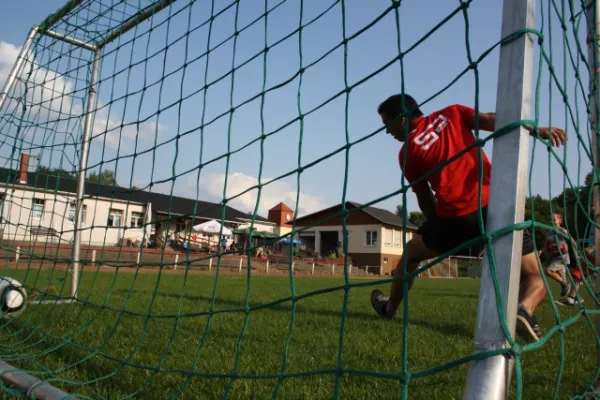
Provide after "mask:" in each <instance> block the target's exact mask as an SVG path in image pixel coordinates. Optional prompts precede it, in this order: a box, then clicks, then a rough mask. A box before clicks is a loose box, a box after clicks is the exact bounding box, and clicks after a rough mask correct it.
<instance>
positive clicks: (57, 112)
mask: <svg viewBox="0 0 600 400" xmlns="http://www.w3.org/2000/svg"><path fill="white" fill-rule="evenodd" d="M19 51H20V48H19V47H17V46H15V45H13V44H11V43H7V42H4V41H0V87H3V85H4V83H5V82H6V80H7V79H8V76H9V74H10V71H11V69H12V68H13V65H14V63H15V61H16V60H17V57H18V55H19ZM26 59H27V62H26V63H25V66H24V68H23V69H22V72H21V74H20V76H21V77H24V78H26V81H27V86H25V83H23V81H18V83H17V84H16V85H15V86H14V87H13V88H12V89H11V91H10V95H11V97H12V98H15V99H20V100H21V99H22V98H23V97H24V93H25V88H27V97H26V101H27V103H28V104H29V112H28V115H29V116H30V118H31V119H35V120H34V121H29V123H33V122H35V123H36V124H40V126H41V124H43V122H44V121H46V120H55V119H57V118H60V117H62V118H64V117H65V116H69V117H72V116H82V113H83V107H82V105H81V104H79V103H78V102H74V101H73V98H72V97H70V95H67V94H68V93H71V92H72V91H73V88H74V86H73V83H72V82H70V80H69V79H68V78H66V77H65V76H62V75H60V74H59V73H57V72H54V71H51V70H49V69H46V68H42V67H40V66H39V64H37V63H36V62H34V61H33V60H34V58H33V53H29V54H27V55H26ZM83 95H84V93H83V92H80V93H79V94H78V96H83ZM32 104H36V105H37V106H35V107H32V106H31V105H32ZM16 106H17V102H16V101H15V100H9V101H8V102H7V104H6V107H8V109H9V110H10V109H13V108H14V107H16ZM96 109H97V110H98V111H97V112H96V114H95V116H94V128H93V134H92V136H93V137H94V138H95V140H94V143H104V142H105V141H104V139H105V137H106V142H105V143H106V146H107V147H110V148H112V149H116V148H118V147H119V143H120V144H121V146H123V145H125V144H126V143H131V142H132V141H133V140H135V138H136V136H137V137H138V138H139V139H141V140H149V139H153V138H154V135H155V134H156V133H157V134H158V135H161V134H163V133H165V132H166V131H167V127H166V126H165V125H163V124H158V125H157V124H156V121H145V122H143V123H141V124H140V125H139V126H138V125H136V124H128V123H127V121H123V124H124V125H125V126H124V127H123V129H120V128H119V127H120V126H121V118H119V117H118V116H117V115H118V113H119V112H118V111H115V110H114V106H113V110H112V111H111V113H110V116H107V109H106V108H104V107H103V103H102V101H101V100H100V99H99V101H98V103H97V106H96ZM61 114H62V116H61ZM79 123H80V124H82V125H83V124H84V118H83V116H82V118H80V120H79ZM65 126H66V123H61V124H58V125H57V124H53V125H52V126H51V128H52V129H54V130H55V133H54V134H58V132H65V131H68V130H72V128H71V129H66V128H65ZM24 134H25V135H27V136H31V135H32V134H33V132H29V131H26V132H24Z"/></svg>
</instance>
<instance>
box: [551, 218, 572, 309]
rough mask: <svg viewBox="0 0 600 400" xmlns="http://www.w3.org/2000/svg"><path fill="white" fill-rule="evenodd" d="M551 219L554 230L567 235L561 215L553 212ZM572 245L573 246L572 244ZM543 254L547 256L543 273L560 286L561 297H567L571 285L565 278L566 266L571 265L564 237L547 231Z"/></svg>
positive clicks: (567, 244) (567, 245)
mask: <svg viewBox="0 0 600 400" xmlns="http://www.w3.org/2000/svg"><path fill="white" fill-rule="evenodd" d="M552 218H553V219H554V225H555V226H556V228H557V229H558V230H559V231H560V232H562V233H564V234H565V235H567V234H568V233H567V230H566V229H565V228H563V226H562V223H563V217H562V215H561V214H560V213H558V212H555V213H553V214H552ZM573 245H575V244H574V243H573ZM575 246H576V245H575ZM543 252H544V253H545V254H547V255H548V263H547V264H546V266H545V267H544V271H546V274H547V275H548V276H549V277H551V278H552V279H554V280H555V281H556V282H558V283H559V284H560V286H561V293H560V295H561V297H565V296H567V295H568V294H569V293H571V285H570V282H569V279H568V278H567V266H568V265H569V264H570V263H571V261H570V259H569V243H568V242H567V240H566V239H565V238H564V237H562V236H560V235H558V234H557V233H556V232H554V231H553V230H548V231H547V232H546V244H545V245H544V251H543ZM566 301H569V300H566ZM557 303H558V302H557ZM561 304H562V303H561Z"/></svg>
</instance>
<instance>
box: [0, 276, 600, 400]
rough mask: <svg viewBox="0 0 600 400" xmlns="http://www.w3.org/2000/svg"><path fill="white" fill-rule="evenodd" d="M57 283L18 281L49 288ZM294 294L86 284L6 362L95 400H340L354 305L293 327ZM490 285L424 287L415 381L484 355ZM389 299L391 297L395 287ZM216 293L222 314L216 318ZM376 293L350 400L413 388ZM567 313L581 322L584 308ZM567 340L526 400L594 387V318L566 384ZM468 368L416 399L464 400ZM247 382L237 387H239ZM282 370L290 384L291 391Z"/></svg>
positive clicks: (360, 294)
mask: <svg viewBox="0 0 600 400" xmlns="http://www.w3.org/2000/svg"><path fill="white" fill-rule="evenodd" d="M49 273H50V272H40V273H38V272H32V271H30V272H29V273H28V274H27V276H25V271H17V272H15V271H10V272H7V271H5V272H4V275H11V276H14V277H16V278H18V279H21V280H22V281H25V282H26V283H27V286H29V287H32V286H34V287H37V288H38V289H43V288H46V287H47V286H48V284H49V282H50V276H49ZM54 274H55V275H54V276H53V277H52V285H53V286H54V288H55V289H58V290H60V284H61V274H62V276H64V272H58V271H55V272H54ZM67 281H68V279H67V280H64V281H63V282H65V283H66V282H67ZM294 281H295V289H296V295H299V296H302V295H306V294H308V293H310V292H313V291H318V290H320V289H326V288H335V287H340V286H343V284H344V280H343V278H342V279H340V278H314V277H312V278H311V277H303V278H295V279H294ZM290 282H291V281H290V279H289V278H288V277H265V276H255V277H252V280H251V285H250V287H249V288H248V286H247V277H246V276H244V275H241V276H221V277H219V278H218V282H217V284H216V286H215V278H214V277H213V276H201V275H194V276H188V277H187V278H185V277H184V275H183V274H182V275H162V276H159V275H158V274H140V275H135V274H125V273H119V274H111V273H95V272H86V273H85V274H84V275H83V278H82V282H81V291H80V298H81V299H82V300H83V301H85V302H89V303H88V304H86V303H83V304H75V305H68V304H63V305H29V306H28V308H27V310H26V311H25V312H24V313H23V314H22V315H21V316H20V317H19V320H18V321H16V320H13V321H10V322H4V323H2V329H0V332H1V335H2V343H3V344H2V347H1V349H0V353H1V354H0V358H1V359H3V360H5V361H6V362H8V363H10V364H12V365H14V366H18V367H20V368H24V369H27V370H30V371H32V373H34V374H35V375H37V376H39V377H44V376H48V375H44V373H43V372H44V371H46V372H48V371H52V375H51V376H53V377H54V378H55V379H54V380H53V381H52V383H53V384H54V385H55V386H57V387H60V388H62V389H63V390H65V391H67V392H70V393H76V394H79V395H82V396H89V397H91V398H94V399H119V398H124V397H127V396H129V398H140V399H141V398H143V399H167V398H173V397H177V396H180V397H179V398H181V399H218V398H223V397H224V395H225V394H227V395H228V398H231V399H266V398H272V397H273V394H274V392H275V391H276V390H277V391H278V392H277V393H278V398H281V399H325V398H332V397H333V396H334V392H335V386H336V385H335V382H336V367H337V363H338V352H339V346H340V327H341V324H342V318H341V315H342V307H343V303H344V293H345V292H344V290H335V291H330V292H326V293H322V294H318V295H315V296H308V297H303V298H301V299H300V300H298V301H297V302H296V303H295V312H294V314H292V310H293V309H294V306H293V303H292V301H290V298H291V296H292V293H291V289H290ZM352 282H353V283H358V282H360V283H361V284H364V283H367V282H369V281H368V280H366V279H353V280H352ZM478 285H479V281H478V280H419V281H417V282H416V284H415V287H414V289H413V291H412V292H411V296H410V299H409V305H410V318H409V329H408V368H409V371H410V373H411V374H417V373H419V372H422V371H424V370H427V369H430V368H435V367H439V366H441V365H444V364H446V363H449V362H451V361H453V360H456V359H458V358H460V357H464V356H468V355H469V354H471V352H472V348H473V330H474V322H475V311H476V305H477V290H478ZM378 286H380V287H381V288H382V289H383V290H384V291H385V292H388V290H389V289H388V284H385V285H378ZM213 288H216V292H215V297H214V307H213V309H214V311H215V312H214V313H212V314H210V315H209V314H208V313H207V312H208V311H209V310H211V304H212V293H213ZM372 288H373V286H362V287H353V288H351V289H350V290H349V291H348V292H347V295H348V303H347V304H348V307H347V319H346V320H345V323H344V335H343V348H342V366H343V368H344V371H353V372H354V373H343V374H340V375H339V387H338V389H339V398H343V399H367V398H382V399H390V398H398V397H399V394H400V392H401V389H402V388H401V385H400V383H399V381H398V380H397V378H396V379H394V377H397V376H398V375H399V374H400V372H401V361H402V357H401V349H402V320H399V321H395V322H388V321H381V320H379V319H377V318H376V316H375V314H374V313H373V311H372V310H371V308H370V304H369V293H370V291H371V289H372ZM248 289H249V291H248ZM66 293H68V287H66V288H65V294H66ZM247 294H248V304H249V306H251V307H256V306H259V305H265V304H269V303H272V305H271V306H269V307H265V308H259V309H253V310H252V311H251V312H249V313H246V312H245V311H244V310H245V299H246V296H247ZM278 300H280V301H279V302H277V301H278ZM587 300H588V301H587V303H591V300H589V298H588V299H587ZM274 302H276V303H274ZM273 303H274V304H273ZM588 306H589V304H588ZM228 310H229V311H228ZM560 312H561V318H567V317H569V316H571V315H574V314H576V313H577V308H569V309H565V308H561V309H560ZM292 315H293V316H294V317H293V325H291V322H292ZM538 318H539V320H540V323H541V325H542V326H543V327H544V328H545V329H546V330H547V329H548V328H549V327H550V326H551V325H552V324H553V323H554V316H553V313H552V308H551V306H550V304H549V302H548V301H546V302H545V304H544V305H543V306H542V307H541V309H540V311H539V315H538ZM290 330H291V335H288V333H289V332H290ZM560 337H561V334H560V333H556V334H554V335H553V337H552V338H551V339H550V340H549V342H548V343H546V345H545V346H544V347H543V349H542V350H539V351H535V352H529V353H526V354H524V356H523V363H522V365H523V371H524V381H523V387H524V392H523V394H524V396H523V397H524V398H526V399H538V398H544V399H546V398H552V396H553V394H554V390H555V386H556V385H557V383H558V384H559V385H560V392H559V393H558V397H557V398H559V399H564V398H567V397H569V396H570V395H571V394H573V393H575V392H577V391H580V390H582V389H583V388H584V387H585V385H586V384H587V383H588V382H589V381H590V379H591V378H592V377H593V376H594V374H595V372H596V339H595V334H594V332H593V331H592V329H591V327H590V324H589V323H588V322H587V321H586V319H585V318H580V319H579V320H578V322H577V323H576V324H574V325H571V326H569V327H568V328H567V330H566V340H565V342H564V356H565V357H564V363H565V368H564V373H563V374H562V376H561V377H559V376H558V370H559V366H560V363H561V339H560ZM240 338H241V340H240ZM286 341H289V343H288V347H287V352H286ZM284 360H285V362H284ZM467 369H468V365H466V364H465V365H460V366H457V367H454V368H451V369H449V370H446V371H444V372H440V373H436V374H434V375H430V376H425V377H418V378H414V379H412V380H411V381H410V383H409V385H408V393H409V397H410V398H411V399H431V398H440V399H459V398H461V395H462V390H463V387H464V383H465V378H466V373H467ZM233 371H235V379H230V377H231V376H232V372H233ZM282 371H283V373H284V375H286V377H285V379H279V377H280V376H281V374H282ZM357 371H364V372H365V374H364V375H362V376H361V375H360V374H359V373H358V372H357ZM375 373H380V374H383V376H380V377H378V376H374V374H375ZM513 377H514V375H513ZM513 387H514V379H513ZM514 394H515V390H514V389H513V390H512V397H514Z"/></svg>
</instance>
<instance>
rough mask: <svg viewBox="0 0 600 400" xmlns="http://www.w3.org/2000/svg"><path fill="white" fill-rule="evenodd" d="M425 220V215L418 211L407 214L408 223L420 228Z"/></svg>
mask: <svg viewBox="0 0 600 400" xmlns="http://www.w3.org/2000/svg"><path fill="white" fill-rule="evenodd" d="M425 220H426V218H425V214H423V213H422V212H420V211H411V212H410V213H409V214H408V222H410V223H411V224H415V225H416V226H421V225H422V224H423V222H425Z"/></svg>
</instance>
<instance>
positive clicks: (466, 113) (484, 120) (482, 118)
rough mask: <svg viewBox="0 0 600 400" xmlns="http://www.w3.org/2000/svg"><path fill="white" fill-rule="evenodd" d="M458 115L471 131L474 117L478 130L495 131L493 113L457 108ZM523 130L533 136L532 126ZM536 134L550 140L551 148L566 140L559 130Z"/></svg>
mask: <svg viewBox="0 0 600 400" xmlns="http://www.w3.org/2000/svg"><path fill="white" fill-rule="evenodd" d="M459 110H460V113H461V114H462V116H463V118H465V119H466V121H467V125H468V126H469V128H470V129H471V130H474V129H475V119H476V118H475V117H476V116H478V118H479V129H480V130H484V131H488V132H494V131H495V130H496V113H493V112H479V113H478V114H476V112H475V110H473V109H472V108H468V107H464V106H459ZM524 128H525V129H527V131H528V132H529V134H530V135H531V136H535V127H534V126H533V125H525V126H524ZM538 132H539V135H540V137H541V138H543V139H546V140H550V141H551V142H552V145H553V146H557V147H558V146H560V145H561V144H564V143H565V141H566V140H567V134H566V133H565V131H564V130H562V129H560V128H555V127H552V128H542V127H539V128H538Z"/></svg>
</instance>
